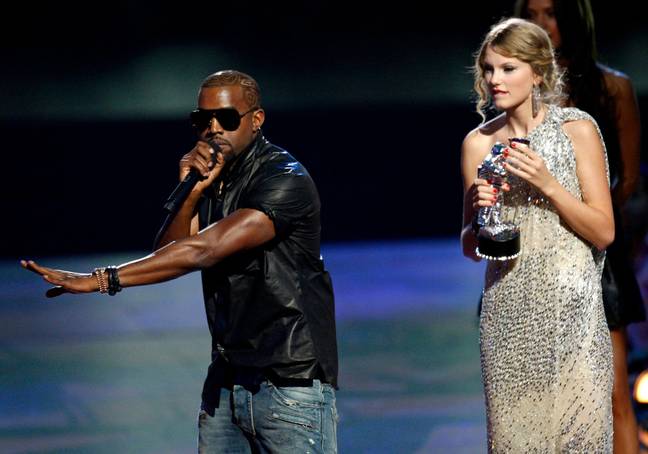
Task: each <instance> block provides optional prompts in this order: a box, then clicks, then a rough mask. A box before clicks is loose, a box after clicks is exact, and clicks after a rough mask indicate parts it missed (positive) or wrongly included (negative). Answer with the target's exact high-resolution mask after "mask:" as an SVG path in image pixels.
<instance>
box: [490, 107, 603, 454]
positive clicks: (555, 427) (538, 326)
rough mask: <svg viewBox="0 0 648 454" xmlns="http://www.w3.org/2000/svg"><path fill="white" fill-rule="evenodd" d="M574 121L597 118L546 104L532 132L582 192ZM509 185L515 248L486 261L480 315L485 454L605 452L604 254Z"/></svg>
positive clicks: (535, 144)
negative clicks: (515, 253)
mask: <svg viewBox="0 0 648 454" xmlns="http://www.w3.org/2000/svg"><path fill="white" fill-rule="evenodd" d="M580 119H587V120H590V121H593V120H592V118H591V117H590V116H589V115H588V114H586V113H584V112H582V111H580V110H578V109H575V108H560V107H555V106H550V107H549V109H548V111H547V112H546V115H545V118H544V119H543V120H542V123H541V124H540V125H538V126H537V127H536V128H535V129H534V130H533V131H531V133H530V134H529V136H528V138H529V139H530V140H531V145H530V146H531V148H532V149H533V150H535V151H536V152H537V153H539V154H540V155H541V156H542V157H543V158H544V160H545V162H546V165H547V168H548V169H549V171H550V172H551V173H552V174H553V175H554V177H556V178H557V179H558V181H559V182H560V183H561V184H562V185H563V186H564V187H565V188H566V189H567V190H568V191H569V192H570V193H572V194H573V195H574V196H576V197H578V198H581V192H580V187H579V182H578V178H577V176H576V160H575V157H574V150H573V147H572V145H571V142H570V140H569V138H568V137H567V135H566V134H565V132H564V131H563V129H562V125H563V123H565V122H568V121H574V120H580ZM597 128H598V127H597ZM510 184H511V191H510V192H508V193H507V194H506V199H505V200H504V205H505V208H504V210H503V212H502V216H503V219H504V220H510V221H512V222H514V223H516V224H518V225H519V226H520V230H521V244H522V247H521V254H520V256H519V257H518V258H517V259H514V260H511V261H508V262H489V263H488V266H487V270H486V282H485V287H484V295H483V301H482V304H483V306H482V312H481V320H480V348H481V362H482V377H483V382H484V389H485V396H486V409H487V419H488V444H489V452H492V453H516V454H517V453H588V454H589V453H611V452H612V413H611V411H612V404H611V393H612V377H613V375H612V347H611V343H610V335H609V331H608V328H607V324H606V321H605V315H604V311H603V303H602V297H601V271H602V265H603V261H604V254H602V253H599V252H598V251H597V250H596V249H595V248H593V247H592V246H591V244H589V243H587V242H586V241H585V240H583V239H581V238H580V237H579V236H578V235H576V234H575V233H574V232H573V231H572V230H571V229H570V228H569V227H568V226H567V225H566V224H565V223H564V222H562V221H561V219H560V217H559V216H558V214H557V213H556V211H555V209H554V208H553V207H552V206H551V204H550V203H549V202H548V201H546V200H545V199H543V197H542V196H541V194H540V193H539V192H537V191H536V190H535V189H534V188H533V187H532V186H530V185H529V184H528V183H526V182H525V181H523V180H521V179H518V178H516V177H512V178H511V179H510Z"/></svg>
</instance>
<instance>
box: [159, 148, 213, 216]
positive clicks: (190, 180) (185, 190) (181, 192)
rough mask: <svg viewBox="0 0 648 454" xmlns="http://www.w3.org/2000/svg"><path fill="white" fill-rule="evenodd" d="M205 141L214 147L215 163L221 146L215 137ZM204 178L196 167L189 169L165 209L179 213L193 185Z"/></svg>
mask: <svg viewBox="0 0 648 454" xmlns="http://www.w3.org/2000/svg"><path fill="white" fill-rule="evenodd" d="M203 142H206V143H207V144H209V146H210V147H212V149H213V150H214V154H212V158H211V161H212V163H213V164H214V165H215V164H216V154H217V153H219V152H220V151H221V148H220V146H219V145H218V144H217V143H216V142H215V141H214V140H213V139H208V140H203ZM202 179H203V176H202V175H200V174H199V173H198V171H197V170H196V169H193V168H192V169H191V170H189V173H188V174H187V176H186V177H185V178H184V180H182V181H181V182H180V184H178V186H176V188H175V189H174V190H173V192H172V193H171V195H170V196H169V198H168V199H167V201H166V203H165V204H164V209H165V210H166V211H167V212H168V213H169V214H175V213H177V212H178V210H179V209H180V206H181V205H182V204H183V203H184V201H185V200H186V199H187V197H188V196H189V194H190V193H191V190H192V189H193V187H194V186H196V183H198V182H199V181H200V180H202Z"/></svg>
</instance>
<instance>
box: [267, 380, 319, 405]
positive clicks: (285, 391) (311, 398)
mask: <svg viewBox="0 0 648 454" xmlns="http://www.w3.org/2000/svg"><path fill="white" fill-rule="evenodd" d="M270 392H271V393H272V397H273V398H274V399H275V400H276V401H278V402H279V403H281V404H283V405H286V406H288V407H310V408H321V407H322V406H323V405H324V396H323V395H322V391H321V389H319V387H315V386H313V387H310V386H275V385H272V384H270Z"/></svg>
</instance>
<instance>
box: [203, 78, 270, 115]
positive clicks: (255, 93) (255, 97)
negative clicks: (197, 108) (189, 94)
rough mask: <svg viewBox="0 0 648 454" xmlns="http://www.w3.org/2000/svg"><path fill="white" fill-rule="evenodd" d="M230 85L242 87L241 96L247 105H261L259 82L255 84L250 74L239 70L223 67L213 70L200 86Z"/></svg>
mask: <svg viewBox="0 0 648 454" xmlns="http://www.w3.org/2000/svg"><path fill="white" fill-rule="evenodd" d="M231 85H238V86H240V87H241V88H242V89H243V98H244V99H245V102H246V103H247V104H248V107H250V108H255V107H261V90H260V89H259V84H257V82H256V80H254V79H253V78H252V76H250V75H248V74H245V73H242V72H241V71H236V70H234V69H225V70H223V71H218V72H215V73H214V74H211V75H209V76H207V77H206V78H205V80H203V83H202V84H201V85H200V88H201V89H203V88H209V87H226V86H231Z"/></svg>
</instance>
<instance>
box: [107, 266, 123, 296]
mask: <svg viewBox="0 0 648 454" xmlns="http://www.w3.org/2000/svg"><path fill="white" fill-rule="evenodd" d="M106 272H107V273H108V294H109V295H110V296H114V295H115V294H116V293H117V292H121V289H122V288H121V285H120V284H119V274H118V273H117V267H116V266H107V267H106Z"/></svg>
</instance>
